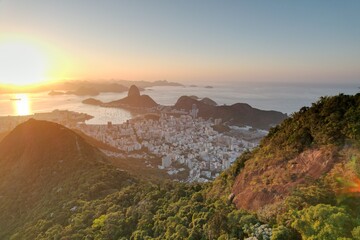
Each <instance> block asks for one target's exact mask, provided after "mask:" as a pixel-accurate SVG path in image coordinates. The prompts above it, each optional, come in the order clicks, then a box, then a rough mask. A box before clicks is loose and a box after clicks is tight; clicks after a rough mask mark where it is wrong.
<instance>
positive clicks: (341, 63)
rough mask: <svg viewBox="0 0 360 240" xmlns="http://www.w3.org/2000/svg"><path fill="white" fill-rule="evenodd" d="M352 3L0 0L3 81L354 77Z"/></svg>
mask: <svg viewBox="0 0 360 240" xmlns="http://www.w3.org/2000/svg"><path fill="white" fill-rule="evenodd" d="M359 10H360V3H359V1H352V0H350V1H316V2H314V1H301V2H300V1H299V2H295V1H286V2H278V1H221V2H219V1H158V0H156V1H111V0H107V1H83V0H82V1H75V2H74V1H46V0H39V1H26V0H17V1H11V0H2V1H0V63H1V64H0V70H1V71H0V83H6V84H20V85H21V84H31V83H39V82H44V81H53V80H63V79H80V80H84V79H85V80H87V79H90V80H91V79H93V80H99V79H100V80H101V79H127V80H150V81H154V80H160V79H167V80H170V81H180V82H184V83H186V82H204V81H205V82H206V81H209V82H223V81H230V82H231V81H232V82H241V81H260V82H263V81H265V82H272V81H275V82H310V83H314V82H320V83H321V82H322V83H326V82H338V83H339V82H342V83H356V82H359V77H360V70H359V69H360V46H359V42H360V27H359V26H360V16H359V14H358V13H359ZM19 68H22V71H16V70H17V69H19ZM14 72H16V73H14ZM24 75H26V78H27V79H25V77H24Z"/></svg>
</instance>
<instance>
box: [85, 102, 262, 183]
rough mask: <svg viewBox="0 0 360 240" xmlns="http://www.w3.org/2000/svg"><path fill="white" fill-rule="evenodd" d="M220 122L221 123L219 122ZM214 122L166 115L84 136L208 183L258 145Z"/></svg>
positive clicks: (93, 129) (89, 128)
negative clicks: (227, 132) (229, 133)
mask: <svg viewBox="0 0 360 240" xmlns="http://www.w3.org/2000/svg"><path fill="white" fill-rule="evenodd" d="M216 121H217V122H219V120H216ZM213 125H214V121H212V120H208V121H205V120H203V119H201V118H196V110H194V109H193V110H192V114H191V115H181V116H179V117H174V116H169V115H167V114H162V115H161V116H160V118H159V119H158V120H154V119H147V118H138V119H132V120H129V121H127V122H126V123H123V124H119V125H113V124H111V123H109V124H108V125H86V124H80V125H78V128H79V129H80V130H81V131H83V132H84V133H86V134H88V135H90V136H92V137H94V138H96V139H98V140H100V141H102V142H105V143H107V144H109V145H111V146H113V147H116V148H117V149H120V150H123V151H124V152H127V153H134V152H137V151H138V152H141V153H144V152H145V153H147V154H149V155H150V154H151V155H155V156H157V157H160V158H161V159H162V164H161V166H159V168H161V169H166V170H167V171H168V173H169V174H174V173H177V172H179V171H180V170H181V171H183V169H184V168H185V169H188V170H189V179H188V181H197V182H205V181H208V180H211V179H214V178H215V177H216V176H217V175H218V174H219V173H220V172H221V171H223V170H225V169H227V168H228V167H229V166H230V164H231V163H232V162H234V161H235V160H236V158H237V157H238V156H239V155H240V154H241V152H243V151H244V150H245V149H251V148H253V147H255V146H256V145H257V143H255V142H250V141H245V140H244V139H238V138H235V137H231V136H226V135H224V134H221V133H218V132H216V131H214V130H213V128H212V126H213Z"/></svg>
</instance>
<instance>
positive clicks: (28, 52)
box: [0, 40, 47, 86]
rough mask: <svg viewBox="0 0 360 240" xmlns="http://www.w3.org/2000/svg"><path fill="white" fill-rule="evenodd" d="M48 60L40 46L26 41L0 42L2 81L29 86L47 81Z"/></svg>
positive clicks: (0, 78) (0, 73)
mask: <svg viewBox="0 0 360 240" xmlns="http://www.w3.org/2000/svg"><path fill="white" fill-rule="evenodd" d="M46 72H47V61H46V56H45V54H44V53H43V52H42V51H41V49H40V48H39V47H37V46H36V45H33V44H31V43H30V42H29V43H28V42H25V41H16V40H15V41H7V42H0V83H1V84H11V85H16V86H27V85H33V84H38V83H42V82H44V81H46Z"/></svg>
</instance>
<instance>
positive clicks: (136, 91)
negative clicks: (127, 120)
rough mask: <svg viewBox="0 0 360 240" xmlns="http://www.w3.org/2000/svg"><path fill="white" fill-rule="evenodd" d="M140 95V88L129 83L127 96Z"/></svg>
mask: <svg viewBox="0 0 360 240" xmlns="http://www.w3.org/2000/svg"><path fill="white" fill-rule="evenodd" d="M133 96H134V97H140V90H139V88H138V87H137V86H135V85H131V87H130V88H129V92H128V97H133Z"/></svg>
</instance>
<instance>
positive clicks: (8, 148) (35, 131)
mask: <svg viewBox="0 0 360 240" xmlns="http://www.w3.org/2000/svg"><path fill="white" fill-rule="evenodd" d="M0 156H2V157H1V159H0V168H2V169H3V170H4V169H7V170H8V171H9V173H11V172H13V171H16V172H18V173H19V171H20V172H21V173H22V175H23V176H30V175H34V174H35V173H36V172H38V171H40V170H41V169H53V168H54V167H56V166H57V165H59V164H60V165H61V169H63V170H71V169H74V168H76V167H78V166H83V165H87V164H95V163H96V162H98V161H99V160H100V161H103V157H102V154H101V153H100V151H98V150H97V149H95V148H93V147H92V146H90V145H89V144H88V143H86V142H85V140H84V139H82V138H81V137H80V136H78V135H77V134H76V133H74V132H73V131H72V130H70V129H68V128H66V127H64V126H62V125H60V124H57V123H53V122H48V121H39V120H34V119H30V120H28V121H27V122H25V123H22V124H20V125H18V126H17V127H16V128H15V129H14V130H13V131H12V132H11V133H10V134H9V135H7V136H6V137H5V138H4V139H3V141H2V142H1V143H0ZM60 165H59V166H60Z"/></svg>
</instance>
